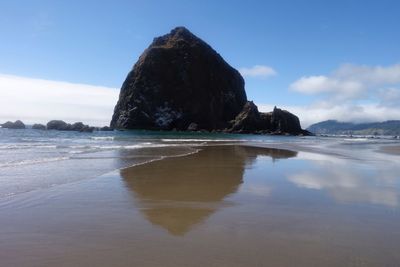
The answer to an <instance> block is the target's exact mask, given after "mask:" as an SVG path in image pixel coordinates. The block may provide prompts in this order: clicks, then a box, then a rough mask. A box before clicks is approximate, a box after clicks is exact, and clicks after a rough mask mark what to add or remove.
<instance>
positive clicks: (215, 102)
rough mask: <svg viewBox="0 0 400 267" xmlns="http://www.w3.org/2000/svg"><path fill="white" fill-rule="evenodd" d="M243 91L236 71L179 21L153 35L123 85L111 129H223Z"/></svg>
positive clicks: (240, 103)
mask: <svg viewBox="0 0 400 267" xmlns="http://www.w3.org/2000/svg"><path fill="white" fill-rule="evenodd" d="M246 101H247V97H246V92H245V90H244V80H243V78H242V76H241V75H240V73H239V72H238V71H237V70H235V69H234V68H232V67H231V66H229V65H228V63H226V62H225V61H224V59H223V58H222V57H221V56H220V55H219V54H218V53H217V52H216V51H214V50H213V49H212V48H211V47H210V46H209V45H208V44H206V43H205V42H204V41H202V40H201V39H199V38H198V37H196V36H195V35H193V34H192V33H191V32H189V31H188V30H187V29H186V28H183V27H178V28H175V29H174V30H172V31H171V32H170V33H169V34H167V35H164V36H161V37H158V38H155V39H154V41H153V43H152V44H151V45H150V46H149V47H148V48H147V49H146V50H145V51H144V53H143V54H142V55H141V56H140V58H139V60H138V62H137V63H136V64H135V66H134V67H133V69H132V71H131V72H130V73H129V74H128V76H127V78H126V80H125V82H124V83H123V85H122V88H121V92H120V97H119V101H118V103H117V105H116V107H115V110H114V115H113V118H112V121H111V127H112V128H115V129H154V130H159V129H165V130H171V129H177V130H186V129H187V128H188V127H189V125H191V124H192V123H194V124H196V125H198V128H199V129H205V130H213V129H224V128H227V127H228V126H229V123H228V122H229V121H230V120H232V119H234V118H235V117H236V115H237V114H238V113H239V112H240V111H241V110H242V107H243V105H244V104H245V103H246Z"/></svg>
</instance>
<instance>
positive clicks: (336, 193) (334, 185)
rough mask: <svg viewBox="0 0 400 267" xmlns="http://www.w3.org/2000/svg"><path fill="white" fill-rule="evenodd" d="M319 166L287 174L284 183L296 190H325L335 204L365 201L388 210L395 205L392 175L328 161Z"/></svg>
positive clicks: (396, 202) (395, 192) (397, 202)
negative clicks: (294, 187) (385, 207)
mask: <svg viewBox="0 0 400 267" xmlns="http://www.w3.org/2000/svg"><path fill="white" fill-rule="evenodd" d="M319 167H320V168H319V169H317V170H316V171H314V172H303V173H300V174H294V175H291V176H289V177H288V180H289V181H291V182H292V183H294V184H296V185H297V186H299V187H303V188H308V189H316V190H326V191H328V193H329V194H330V195H331V196H332V197H333V198H335V199H336V200H337V201H339V202H361V203H362V202H367V203H372V204H381V205H386V206H391V207H394V206H397V205H398V204H399V193H398V192H397V190H396V188H395V187H393V184H392V182H393V180H394V179H395V176H394V175H395V173H388V172H387V171H386V172H382V171H376V172H375V171H374V172H369V173H368V174H367V173H362V172H361V171H357V170H356V169H354V168H353V169H350V168H348V167H345V166H344V165H342V164H337V165H335V164H332V163H330V162H326V163H325V164H323V165H319ZM378 173H379V175H378ZM381 177H384V178H381ZM388 177H391V178H393V179H388Z"/></svg>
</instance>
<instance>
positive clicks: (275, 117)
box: [228, 101, 310, 135]
mask: <svg viewBox="0 0 400 267" xmlns="http://www.w3.org/2000/svg"><path fill="white" fill-rule="evenodd" d="M232 124H233V125H232V127H231V128H230V129H229V130H228V131H229V132H234V133H261V134H293V135H299V134H300V135H301V134H302V135H309V134H310V133H309V132H308V131H305V130H302V129H301V126H300V121H299V118H298V117H297V116H296V115H294V114H292V113H290V112H289V111H286V110H282V109H279V108H277V107H275V108H274V110H273V111H272V112H268V113H262V112H259V111H258V108H257V106H256V105H255V104H254V103H253V102H252V101H248V102H247V103H246V104H245V105H244V107H243V110H242V112H240V113H239V115H237V116H236V118H235V120H234V121H233V122H232Z"/></svg>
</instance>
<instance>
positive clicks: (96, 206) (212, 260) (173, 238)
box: [0, 145, 400, 267]
mask: <svg viewBox="0 0 400 267" xmlns="http://www.w3.org/2000/svg"><path fill="white" fill-rule="evenodd" d="M398 173H399V166H398V164H396V162H394V163H393V164H389V163H387V162H384V163H379V162H376V163H373V164H372V163H371V162H360V161H352V160H349V159H343V158H337V157H334V156H331V155H321V154H315V153H309V152H295V151H290V150H285V149H271V148H258V147H246V146H238V145H236V146H210V147H204V148H202V149H201V150H200V151H199V152H198V153H193V154H190V155H187V156H182V157H179V156H173V157H169V158H165V159H162V160H155V161H153V162H151V163H148V164H143V165H138V166H136V167H132V168H126V169H122V170H120V171H117V172H113V173H110V174H107V175H103V176H100V177H97V178H94V179H90V180H84V181H79V182H76V183H71V184H65V185H61V186H57V187H54V188H47V189H43V190H38V191H34V192H29V193H26V194H21V195H18V196H16V197H13V198H8V199H7V200H2V201H1V203H0V214H1V216H0V259H1V264H0V265H1V266H144V267H146V266H174V267H175V266H276V267H280V266H300V267H302V266H307V267H308V266H328V267H329V266H400V254H399V253H398V249H399V247H400V210H399V200H400V193H399V192H400V190H399V176H398Z"/></svg>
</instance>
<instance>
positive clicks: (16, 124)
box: [1, 120, 25, 129]
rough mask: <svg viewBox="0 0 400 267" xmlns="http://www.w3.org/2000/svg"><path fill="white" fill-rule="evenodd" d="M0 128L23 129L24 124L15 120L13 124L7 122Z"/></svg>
mask: <svg viewBox="0 0 400 267" xmlns="http://www.w3.org/2000/svg"><path fill="white" fill-rule="evenodd" d="M1 127H2V128H8V129H25V124H24V123H23V122H22V121H20V120H17V121H15V122H12V121H7V122H6V123H3V124H2V125H1Z"/></svg>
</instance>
